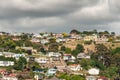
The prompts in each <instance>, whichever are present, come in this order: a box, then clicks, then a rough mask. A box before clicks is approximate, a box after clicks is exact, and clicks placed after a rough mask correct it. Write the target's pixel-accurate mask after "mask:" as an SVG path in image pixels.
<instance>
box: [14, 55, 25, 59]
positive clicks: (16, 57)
mask: <svg viewBox="0 0 120 80" xmlns="http://www.w3.org/2000/svg"><path fill="white" fill-rule="evenodd" d="M13 57H14V58H15V59H16V60H18V59H19V58H20V57H25V54H14V56H13Z"/></svg>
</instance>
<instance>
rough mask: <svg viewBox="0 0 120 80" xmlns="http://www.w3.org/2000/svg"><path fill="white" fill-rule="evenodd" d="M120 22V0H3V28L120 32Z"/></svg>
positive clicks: (0, 25)
mask: <svg viewBox="0 0 120 80" xmlns="http://www.w3.org/2000/svg"><path fill="white" fill-rule="evenodd" d="M119 26H120V3H119V0H63V1H60V0H0V30H1V31H15V32H19V31H20V32H69V31H70V30H71V29H78V30H93V29H98V30H110V31H116V32H117V33H119V29H120V27H119Z"/></svg>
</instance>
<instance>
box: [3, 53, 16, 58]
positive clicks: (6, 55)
mask: <svg viewBox="0 0 120 80" xmlns="http://www.w3.org/2000/svg"><path fill="white" fill-rule="evenodd" d="M3 55H4V56H5V57H13V56H14V55H15V53H11V52H3Z"/></svg>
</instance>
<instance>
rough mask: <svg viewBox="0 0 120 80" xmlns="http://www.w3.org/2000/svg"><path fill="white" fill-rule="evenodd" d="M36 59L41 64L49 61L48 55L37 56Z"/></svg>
mask: <svg viewBox="0 0 120 80" xmlns="http://www.w3.org/2000/svg"><path fill="white" fill-rule="evenodd" d="M35 61H36V62H38V63H39V64H45V63H47V61H48V59H47V58H46V57H39V58H35Z"/></svg>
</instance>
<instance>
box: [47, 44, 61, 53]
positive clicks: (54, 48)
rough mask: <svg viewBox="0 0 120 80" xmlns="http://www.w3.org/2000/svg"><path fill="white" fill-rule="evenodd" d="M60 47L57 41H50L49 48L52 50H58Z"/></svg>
mask: <svg viewBox="0 0 120 80" xmlns="http://www.w3.org/2000/svg"><path fill="white" fill-rule="evenodd" d="M58 48H59V45H58V44H57V43H50V45H49V48H48V49H49V51H50V52H57V51H58Z"/></svg>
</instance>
